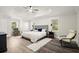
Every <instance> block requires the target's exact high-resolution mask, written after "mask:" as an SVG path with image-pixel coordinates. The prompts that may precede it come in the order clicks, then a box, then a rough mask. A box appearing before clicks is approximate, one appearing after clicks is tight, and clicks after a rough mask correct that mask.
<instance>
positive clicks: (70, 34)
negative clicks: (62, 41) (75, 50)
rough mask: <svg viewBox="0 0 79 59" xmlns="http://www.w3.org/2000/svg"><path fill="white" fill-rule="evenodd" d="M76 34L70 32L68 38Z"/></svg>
mask: <svg viewBox="0 0 79 59" xmlns="http://www.w3.org/2000/svg"><path fill="white" fill-rule="evenodd" d="M74 35H75V33H69V34H68V35H67V38H72V37H73V36H74Z"/></svg>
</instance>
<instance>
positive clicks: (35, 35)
mask: <svg viewBox="0 0 79 59" xmlns="http://www.w3.org/2000/svg"><path fill="white" fill-rule="evenodd" d="M22 36H23V37H25V38H29V39H30V40H31V41H32V42H36V41H37V40H39V39H40V38H42V37H44V36H46V32H35V31H29V32H23V33H22Z"/></svg>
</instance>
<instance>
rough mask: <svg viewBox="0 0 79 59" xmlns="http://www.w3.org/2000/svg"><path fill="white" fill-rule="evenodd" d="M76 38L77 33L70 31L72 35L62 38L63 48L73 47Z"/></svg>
mask: <svg viewBox="0 0 79 59" xmlns="http://www.w3.org/2000/svg"><path fill="white" fill-rule="evenodd" d="M75 36H76V31H70V33H69V34H68V35H67V36H65V37H62V38H61V39H60V43H61V46H64V47H72V40H73V39H74V38H75Z"/></svg>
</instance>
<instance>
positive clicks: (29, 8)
mask: <svg viewBox="0 0 79 59" xmlns="http://www.w3.org/2000/svg"><path fill="white" fill-rule="evenodd" d="M24 8H25V9H26V10H27V11H28V12H30V13H36V12H37V11H39V9H37V8H34V7H32V6H25V7H24Z"/></svg>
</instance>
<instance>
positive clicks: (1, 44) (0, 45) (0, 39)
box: [0, 32, 7, 52]
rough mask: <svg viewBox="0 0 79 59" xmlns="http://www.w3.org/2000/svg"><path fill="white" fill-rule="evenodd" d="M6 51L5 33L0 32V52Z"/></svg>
mask: <svg viewBox="0 0 79 59" xmlns="http://www.w3.org/2000/svg"><path fill="white" fill-rule="evenodd" d="M5 51H7V40H6V33H4V32H0V52H5Z"/></svg>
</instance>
